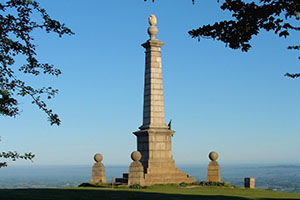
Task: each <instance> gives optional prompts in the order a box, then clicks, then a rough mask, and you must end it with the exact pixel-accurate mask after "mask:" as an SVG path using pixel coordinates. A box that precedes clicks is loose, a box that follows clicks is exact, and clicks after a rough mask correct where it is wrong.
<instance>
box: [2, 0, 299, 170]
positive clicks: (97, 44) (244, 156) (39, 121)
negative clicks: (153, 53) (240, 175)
mask: <svg viewBox="0 0 300 200" xmlns="http://www.w3.org/2000/svg"><path fill="white" fill-rule="evenodd" d="M40 2H41V5H42V7H44V8H45V9H46V10H47V11H48V13H49V14H50V16H51V17H53V18H55V19H58V20H59V21H62V22H64V23H65V24H66V25H67V26H68V27H69V28H71V29H72V30H73V31H74V32H75V35H74V36H66V37H63V38H58V37H57V36H56V35H54V34H45V33H42V32H38V31H37V32H35V33H34V34H35V37H36V39H35V42H36V44H38V48H37V51H38V53H39V59H40V61H42V62H49V63H52V64H54V65H55V66H57V67H59V68H60V69H61V70H62V71H63V74H62V75H61V76H60V77H58V78H56V77H43V76H41V77H39V78H37V79H33V78H32V77H24V78H25V79H26V80H28V83H30V84H32V85H37V86H39V85H46V86H48V85H51V86H54V87H56V88H58V89H59V90H60V92H59V94H58V95H57V96H56V98H55V99H53V100H51V101H49V102H48V104H49V106H50V107H51V108H53V110H54V111H55V112H56V113H58V114H59V116H60V118H61V120H62V125H61V126H59V127H57V126H50V124H49V122H48V121H47V119H46V116H45V114H44V113H42V112H41V111H40V110H39V109H38V108H37V107H36V106H34V105H31V103H30V102H31V101H30V99H29V98H24V99H20V108H21V109H22V113H21V115H20V116H18V117H17V118H8V117H3V116H1V119H0V125H1V134H0V135H1V136H2V141H1V151H2V150H3V151H8V150H17V151H19V152H34V153H35V154H36V158H35V160H34V163H30V162H28V161H18V162H15V163H13V164H14V165H86V164H87V165H92V163H93V155H94V154H95V153H98V152H99V153H102V154H103V156H104V160H103V162H104V164H106V165H127V164H129V163H130V162H131V160H130V153H131V152H132V151H134V150H135V149H136V137H135V136H134V135H133V134H132V132H133V131H136V130H137V129H138V127H139V126H140V125H141V123H142V103H143V79H144V77H143V76H144V49H143V47H141V44H142V43H143V42H145V41H146V40H148V37H149V36H148V35H147V27H148V22H147V18H148V16H149V15H150V14H155V15H156V16H157V19H158V23H157V27H158V29H159V33H158V35H157V38H159V39H160V40H161V41H163V42H165V45H164V46H163V47H162V66H163V81H164V94H165V112H166V122H168V121H169V120H170V119H172V127H173V129H174V130H175V131H176V133H175V135H174V137H173V138H172V139H173V141H172V145H173V146H172V151H173V156H174V159H175V161H176V163H178V164H198V163H199V164H206V163H208V157H207V155H208V153H209V152H210V151H217V152H218V153H219V162H220V163H222V164H300V161H299V160H300V155H299V153H298V152H299V150H300V146H299V144H298V143H299V141H300V127H299V121H300V106H299V104H300V94H299V88H300V85H299V83H300V82H299V81H300V79H298V80H293V79H290V78H286V77H284V76H283V75H284V74H285V73H286V72H291V73H292V72H299V71H300V70H299V69H300V68H299V61H298V60H297V57H298V56H299V52H297V51H296V52H293V51H289V50H287V49H286V47H287V46H288V45H291V44H297V42H298V40H297V39H298V38H296V34H294V35H292V36H291V37H289V38H288V39H282V38H278V37H277V36H274V35H273V34H272V33H266V32H263V31H262V32H261V34H260V35H259V36H258V37H255V38H254V39H253V41H252V45H253V48H252V49H251V50H250V51H249V52H248V53H243V52H240V51H239V50H232V49H229V48H227V47H225V45H224V44H223V43H221V42H218V41H213V40H205V39H202V40H201V41H200V42H198V41H197V40H195V39H191V37H190V36H189V35H188V33H187V32H188V31H189V30H191V29H193V28H197V27H199V26H201V25H204V24H208V23H213V22H215V21H219V20H222V19H224V18H227V17H228V16H229V13H227V12H223V11H221V10H220V9H219V6H220V4H219V3H217V1H196V4H195V5H193V4H192V3H191V1H179V0H156V1H155V3H152V2H151V1H149V2H144V1H142V0H136V1H122V0H115V1H98V0H90V1H88V3H87V2H85V1H79V0H72V1H71V0H65V1H61V0H51V1H45V0H44V1H40ZM20 63H21V62H20Z"/></svg>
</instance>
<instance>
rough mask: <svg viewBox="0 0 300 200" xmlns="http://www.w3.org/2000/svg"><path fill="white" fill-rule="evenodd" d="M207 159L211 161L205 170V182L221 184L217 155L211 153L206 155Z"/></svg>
mask: <svg viewBox="0 0 300 200" xmlns="http://www.w3.org/2000/svg"><path fill="white" fill-rule="evenodd" d="M208 157H209V159H210V160H211V161H210V162H209V164H208V168H207V181H213V182H221V175H220V166H219V163H218V162H217V159H218V157H219V155H218V153H217V152H214V151H212V152H210V153H209V154H208Z"/></svg>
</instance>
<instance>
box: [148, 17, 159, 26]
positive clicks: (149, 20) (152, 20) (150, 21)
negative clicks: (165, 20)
mask: <svg viewBox="0 0 300 200" xmlns="http://www.w3.org/2000/svg"><path fill="white" fill-rule="evenodd" d="M148 22H149V24H150V26H155V25H156V23H157V19H156V17H155V15H153V14H152V15H150V16H149V18H148Z"/></svg>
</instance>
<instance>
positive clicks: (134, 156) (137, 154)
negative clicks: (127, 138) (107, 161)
mask: <svg viewBox="0 0 300 200" xmlns="http://www.w3.org/2000/svg"><path fill="white" fill-rule="evenodd" d="M141 158H142V154H141V153H140V152H139V151H134V152H132V153H131V159H132V160H133V161H139V160H141Z"/></svg>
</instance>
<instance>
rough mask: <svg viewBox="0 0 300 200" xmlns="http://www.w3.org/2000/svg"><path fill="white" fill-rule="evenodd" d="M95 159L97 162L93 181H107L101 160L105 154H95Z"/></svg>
mask: <svg viewBox="0 0 300 200" xmlns="http://www.w3.org/2000/svg"><path fill="white" fill-rule="evenodd" d="M94 160H95V161H96V163H95V164H94V165H93V169H92V180H91V183H105V182H106V178H105V168H104V165H103V164H102V162H101V161H102V160H103V156H102V155H101V154H100V153H97V154H95V156H94Z"/></svg>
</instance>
